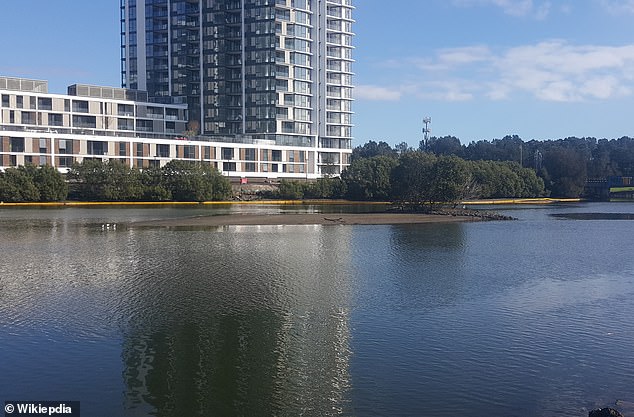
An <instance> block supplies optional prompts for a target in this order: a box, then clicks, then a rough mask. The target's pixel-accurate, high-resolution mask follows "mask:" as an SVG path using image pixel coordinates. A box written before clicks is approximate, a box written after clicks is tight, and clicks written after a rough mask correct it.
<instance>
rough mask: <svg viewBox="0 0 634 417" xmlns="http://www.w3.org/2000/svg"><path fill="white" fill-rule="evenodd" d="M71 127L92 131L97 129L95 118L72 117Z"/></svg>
mask: <svg viewBox="0 0 634 417" xmlns="http://www.w3.org/2000/svg"><path fill="white" fill-rule="evenodd" d="M73 127H81V128H88V129H94V128H96V127H97V118H96V117H95V116H75V115H74V116H73Z"/></svg>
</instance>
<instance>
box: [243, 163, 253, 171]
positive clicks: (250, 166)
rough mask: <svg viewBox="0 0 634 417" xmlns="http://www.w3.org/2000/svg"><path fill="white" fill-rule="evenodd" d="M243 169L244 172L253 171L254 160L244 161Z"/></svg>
mask: <svg viewBox="0 0 634 417" xmlns="http://www.w3.org/2000/svg"><path fill="white" fill-rule="evenodd" d="M244 171H245V172H255V162H245V163H244Z"/></svg>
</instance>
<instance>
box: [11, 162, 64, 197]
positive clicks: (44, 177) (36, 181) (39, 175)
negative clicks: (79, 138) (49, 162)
mask: <svg viewBox="0 0 634 417" xmlns="http://www.w3.org/2000/svg"><path fill="white" fill-rule="evenodd" d="M67 195H68V186H67V185H66V182H65V181H64V177H63V175H62V174H60V173H59V171H57V170H56V169H55V168H52V167H50V166H41V167H38V166H35V165H25V166H20V167H18V168H7V170H6V171H5V172H0V201H3V202H11V203H12V202H24V201H26V202H50V201H62V200H65V199H66V196H67Z"/></svg>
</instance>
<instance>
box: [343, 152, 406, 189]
mask: <svg viewBox="0 0 634 417" xmlns="http://www.w3.org/2000/svg"><path fill="white" fill-rule="evenodd" d="M397 164H398V160H397V159H396V158H393V157H390V156H373V157H371V158H358V159H354V160H353V161H352V163H351V164H350V166H349V167H348V168H347V169H346V170H345V171H344V172H343V173H342V175H341V179H342V180H343V183H344V184H345V185H346V188H347V196H348V197H349V198H351V199H353V200H388V199H389V198H390V197H391V194H392V184H391V174H392V170H393V169H394V167H396V165H397Z"/></svg>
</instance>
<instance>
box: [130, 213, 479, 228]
mask: <svg viewBox="0 0 634 417" xmlns="http://www.w3.org/2000/svg"><path fill="white" fill-rule="evenodd" d="M480 220H483V219H482V218H479V217H473V216H453V215H440V214H414V213H335V214H324V213H319V214H305V213H303V214H230V215H218V216H199V217H186V218H180V219H166V220H156V221H142V222H136V223H133V224H131V225H130V226H133V227H201V226H202V227H208V226H258V225H260V226H281V225H287V226H291V225H355V224H356V225H377V224H420V223H455V222H468V221H480Z"/></svg>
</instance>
